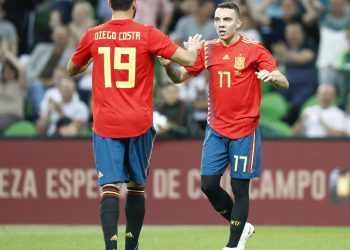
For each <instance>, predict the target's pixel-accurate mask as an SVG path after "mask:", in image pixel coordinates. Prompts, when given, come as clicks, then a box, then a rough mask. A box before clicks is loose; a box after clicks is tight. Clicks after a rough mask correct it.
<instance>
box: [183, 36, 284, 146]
mask: <svg viewBox="0 0 350 250" xmlns="http://www.w3.org/2000/svg"><path fill="white" fill-rule="evenodd" d="M204 69H207V70H208V71H209V93H208V102H209V106H208V124H209V126H210V127H211V128H212V129H214V130H215V131H217V132H218V133H219V134H221V135H223V136H225V137H228V138H230V139H237V138H242V137H245V136H247V135H249V134H250V133H252V132H253V131H254V130H255V129H256V127H257V126H258V123H259V116H260V110H259V107H260V101H261V88H260V80H259V79H258V78H257V77H256V75H255V72H257V71H260V70H263V69H265V70H268V71H270V72H271V71H273V70H276V69H277V67H276V63H275V60H274V59H273V57H272V55H271V54H270V52H269V51H268V50H267V49H265V48H264V47H263V46H262V45H261V44H260V43H259V42H256V41H253V40H251V39H249V38H246V37H243V36H240V38H239V40H238V41H237V42H236V43H234V44H232V45H230V46H225V45H223V44H222V42H221V41H220V40H219V39H217V40H213V41H209V42H206V43H205V45H204V47H203V48H202V49H201V51H200V54H199V56H198V58H197V62H196V64H195V65H194V66H192V67H186V70H187V71H188V72H190V73H191V74H193V75H198V74H199V73H200V72H201V71H203V70H204Z"/></svg>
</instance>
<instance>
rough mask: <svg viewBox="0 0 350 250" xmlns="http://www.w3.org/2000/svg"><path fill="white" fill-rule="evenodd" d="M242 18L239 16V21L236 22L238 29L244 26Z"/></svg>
mask: <svg viewBox="0 0 350 250" xmlns="http://www.w3.org/2000/svg"><path fill="white" fill-rule="evenodd" d="M242 22H243V21H242V19H241V18H239V19H238V20H237V22H236V29H237V30H238V29H239V28H241V26H242Z"/></svg>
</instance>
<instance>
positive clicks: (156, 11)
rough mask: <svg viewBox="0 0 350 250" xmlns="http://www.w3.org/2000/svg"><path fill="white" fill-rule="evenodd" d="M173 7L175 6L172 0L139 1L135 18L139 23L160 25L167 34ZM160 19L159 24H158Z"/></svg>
mask: <svg viewBox="0 0 350 250" xmlns="http://www.w3.org/2000/svg"><path fill="white" fill-rule="evenodd" d="M150 6H152V7H150ZM173 9H174V6H173V4H172V2H171V1H170V0H142V1H138V2H137V11H136V16H135V18H134V20H135V21H136V22H139V23H143V24H146V25H151V26H154V27H158V28H159V29H160V30H161V31H162V32H163V33H165V34H166V33H167V32H168V28H169V25H170V22H171V19H172V16H173ZM158 20H159V26H158V25H157V21H158Z"/></svg>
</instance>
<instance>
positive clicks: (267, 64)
mask: <svg viewBox="0 0 350 250" xmlns="http://www.w3.org/2000/svg"><path fill="white" fill-rule="evenodd" d="M256 56H257V58H256V63H257V68H258V70H263V69H265V70H268V71H270V72H271V71H274V70H276V69H277V66H276V61H275V59H274V58H273V56H272V55H271V53H270V52H269V51H268V50H267V49H266V48H264V47H263V46H262V45H261V44H258V45H257V51H256Z"/></svg>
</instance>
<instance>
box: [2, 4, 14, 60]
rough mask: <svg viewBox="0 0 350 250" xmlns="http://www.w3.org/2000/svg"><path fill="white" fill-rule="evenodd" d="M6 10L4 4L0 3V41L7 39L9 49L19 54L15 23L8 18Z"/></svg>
mask: <svg viewBox="0 0 350 250" xmlns="http://www.w3.org/2000/svg"><path fill="white" fill-rule="evenodd" d="M5 17H6V11H5V9H4V6H3V4H0V42H1V40H7V41H8V43H9V50H10V51H11V52H12V53H13V54H15V55H17V52H18V37H17V31H16V27H15V25H14V24H13V23H12V22H10V21H8V20H6V19H5Z"/></svg>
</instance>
